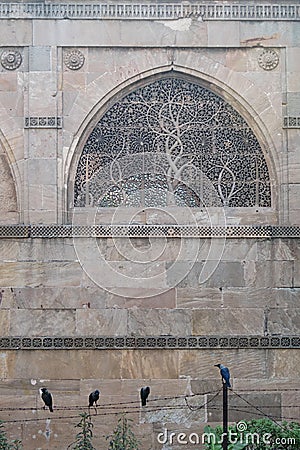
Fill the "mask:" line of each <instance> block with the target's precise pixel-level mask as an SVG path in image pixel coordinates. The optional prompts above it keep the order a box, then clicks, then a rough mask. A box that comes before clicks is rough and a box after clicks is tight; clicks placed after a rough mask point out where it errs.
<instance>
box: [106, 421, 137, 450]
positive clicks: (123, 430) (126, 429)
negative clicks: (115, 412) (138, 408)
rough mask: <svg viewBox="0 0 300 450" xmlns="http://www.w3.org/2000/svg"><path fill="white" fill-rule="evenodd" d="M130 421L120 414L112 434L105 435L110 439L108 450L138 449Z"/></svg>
mask: <svg viewBox="0 0 300 450" xmlns="http://www.w3.org/2000/svg"><path fill="white" fill-rule="evenodd" d="M130 422H132V421H131V420H130V419H127V417H126V416H125V414H122V416H121V417H120V418H119V419H118V424H117V426H116V428H115V430H114V432H113V434H112V435H110V436H107V437H106V439H107V440H108V439H109V440H110V441H109V447H108V450H138V448H139V442H138V440H137V438H136V437H135V435H134V433H133V431H132V429H131V424H130Z"/></svg>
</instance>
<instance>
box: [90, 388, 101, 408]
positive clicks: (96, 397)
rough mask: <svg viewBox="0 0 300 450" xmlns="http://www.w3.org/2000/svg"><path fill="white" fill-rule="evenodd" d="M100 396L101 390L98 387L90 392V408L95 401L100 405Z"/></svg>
mask: <svg viewBox="0 0 300 450" xmlns="http://www.w3.org/2000/svg"><path fill="white" fill-rule="evenodd" d="M99 397H100V392H99V391H98V389H96V390H95V391H93V392H91V393H90V395H89V408H90V407H91V406H93V405H94V403H95V405H96V406H98V405H97V401H98V400H99Z"/></svg>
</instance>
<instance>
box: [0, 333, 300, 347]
mask: <svg viewBox="0 0 300 450" xmlns="http://www.w3.org/2000/svg"><path fill="white" fill-rule="evenodd" d="M216 348H221V349H225V348H226V349H233V348H235V349H236V348H244V349H247V348H248V349H253V348H256V349H267V348H271V349H272V348H274V349H276V348H277V349H280V348H282V349H286V348H295V349H298V348H300V337H299V336H184V337H183V336H136V337H135V336H116V337H114V336H78V337H70V336H62V337H58V336H56V337H55V336H49V337H43V336H41V337H1V338H0V349H2V350H76V349H84V350H106V349H111V350H115V349H191V350H192V349H216Z"/></svg>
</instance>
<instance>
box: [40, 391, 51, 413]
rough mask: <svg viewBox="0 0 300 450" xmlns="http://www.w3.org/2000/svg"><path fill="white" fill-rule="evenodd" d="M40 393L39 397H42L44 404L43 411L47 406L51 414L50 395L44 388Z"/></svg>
mask: <svg viewBox="0 0 300 450" xmlns="http://www.w3.org/2000/svg"><path fill="white" fill-rule="evenodd" d="M41 391H42V394H41V397H42V400H43V402H44V403H45V406H44V409H46V406H48V408H49V410H50V412H53V400H52V395H51V394H50V392H49V391H48V389H46V388H42V389H41Z"/></svg>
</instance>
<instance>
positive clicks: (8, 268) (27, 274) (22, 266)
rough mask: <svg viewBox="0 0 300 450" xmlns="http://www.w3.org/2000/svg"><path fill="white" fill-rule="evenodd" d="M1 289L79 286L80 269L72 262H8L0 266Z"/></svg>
mask: <svg viewBox="0 0 300 450" xmlns="http://www.w3.org/2000/svg"><path fill="white" fill-rule="evenodd" d="M0 271H1V281H0V282H1V285H2V286H3V287H22V286H23V285H24V280H27V281H26V282H25V283H26V286H29V287H35V286H41V285H42V286H46V287H51V286H52V287H58V286H61V287H64V286H80V280H81V276H82V269H81V267H80V265H79V264H78V263H74V262H61V263H59V262H58V263H57V262H52V263H49V262H45V263H44V262H29V261H28V262H8V263H2V264H0Z"/></svg>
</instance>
